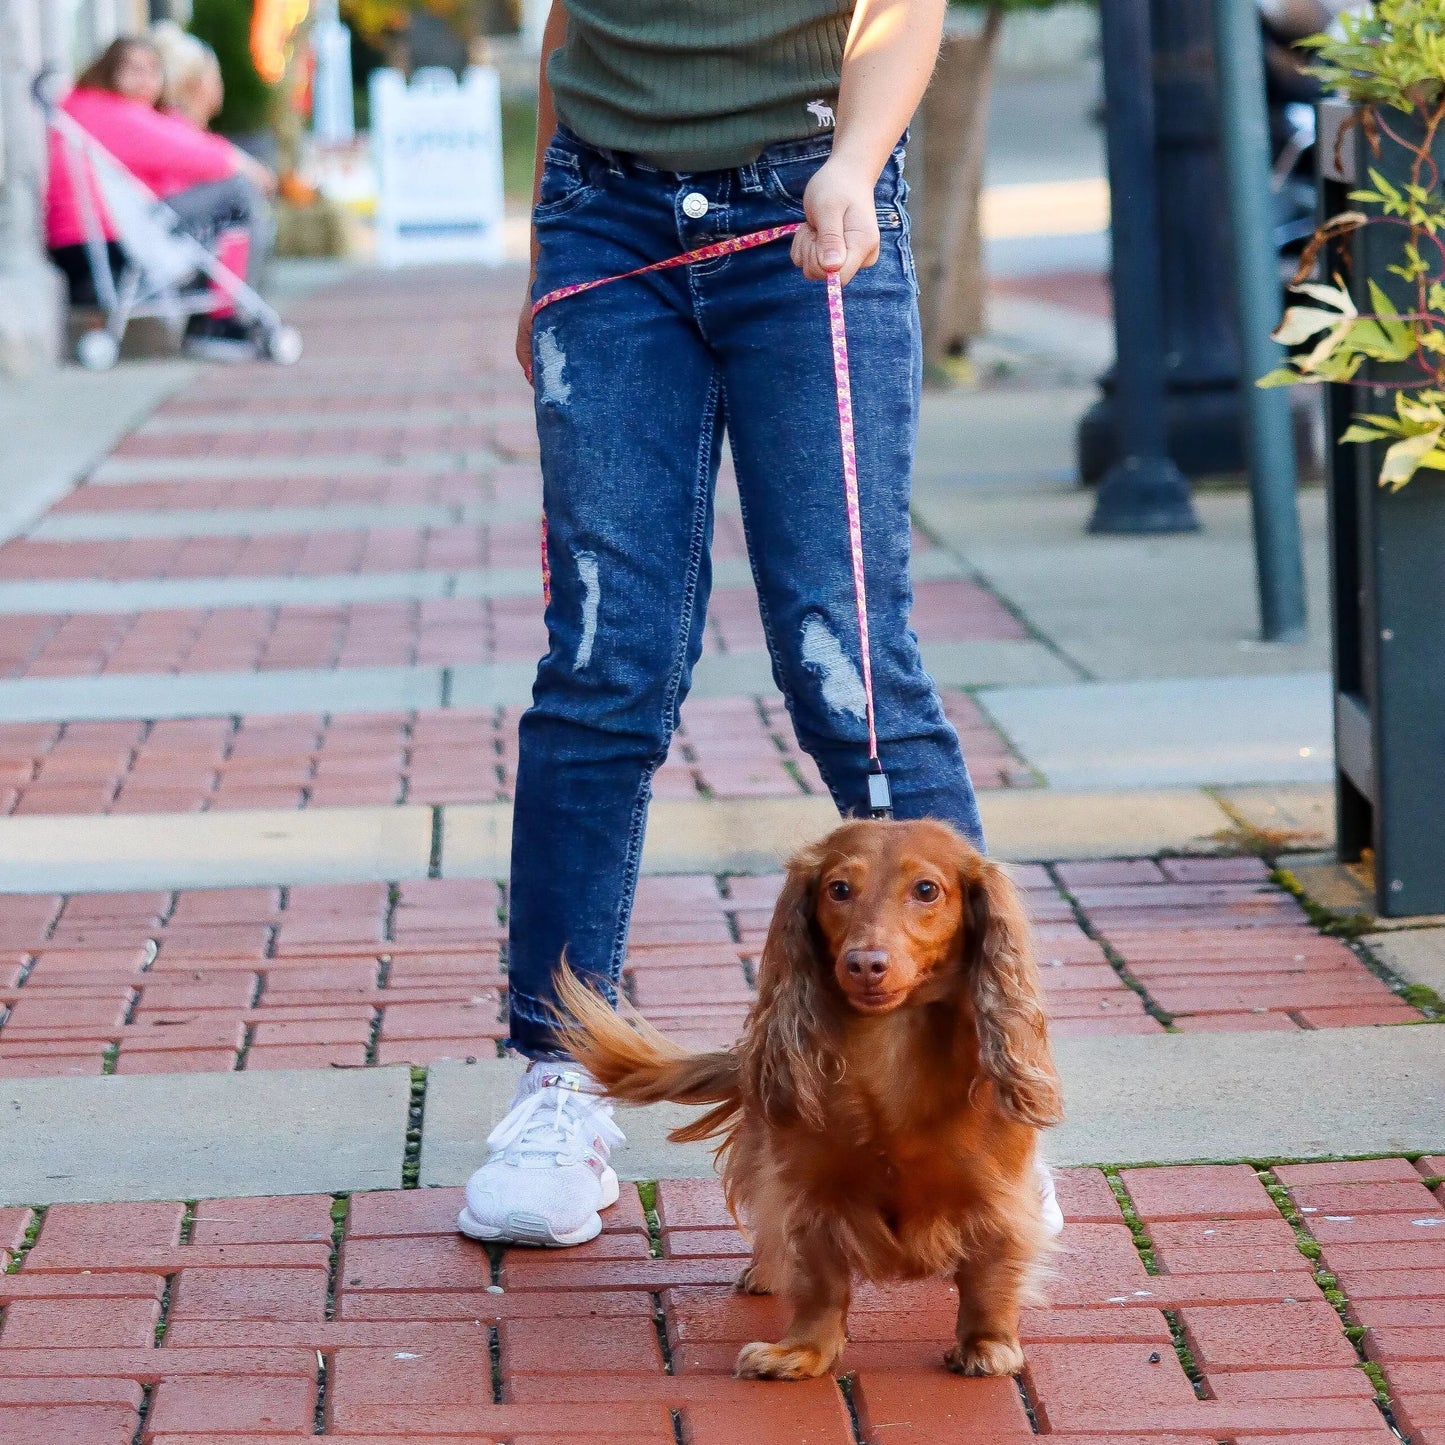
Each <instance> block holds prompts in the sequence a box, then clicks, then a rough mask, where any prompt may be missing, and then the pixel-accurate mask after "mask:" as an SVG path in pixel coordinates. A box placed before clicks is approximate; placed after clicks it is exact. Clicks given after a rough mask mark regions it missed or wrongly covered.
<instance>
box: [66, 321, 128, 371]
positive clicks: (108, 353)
mask: <svg viewBox="0 0 1445 1445" xmlns="http://www.w3.org/2000/svg"><path fill="white" fill-rule="evenodd" d="M119 356H120V342H118V341H117V340H116V339H115V337H113V336H112V335H111V334H110V332H108V331H87V332H85V333H84V334H83V335H82V336H81V338H80V340H79V341H77V342H76V343H75V359H76V360H77V361H78V362H79V363H80V364H81V365H82V366H83V367H84V368H85V369H86V370H87V371H109V370H110V368H111V367H112V366H114V365H115V363H116V360H117V358H118V357H119Z"/></svg>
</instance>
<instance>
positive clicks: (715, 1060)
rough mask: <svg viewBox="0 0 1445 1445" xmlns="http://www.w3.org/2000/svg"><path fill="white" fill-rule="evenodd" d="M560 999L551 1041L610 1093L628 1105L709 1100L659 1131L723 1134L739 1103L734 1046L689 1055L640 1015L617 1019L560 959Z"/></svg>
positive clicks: (677, 1138)
mask: <svg viewBox="0 0 1445 1445" xmlns="http://www.w3.org/2000/svg"><path fill="white" fill-rule="evenodd" d="M557 994H558V997H559V999H560V1000H561V1004H562V1011H561V1015H560V1016H559V1024H558V1030H557V1035H558V1042H559V1043H560V1044H561V1045H562V1047H563V1048H564V1049H566V1051H567V1052H568V1053H569V1054H570V1055H571V1056H572V1057H573V1058H574V1059H576V1060H577V1062H578V1063H579V1064H581V1065H582V1066H583V1067H584V1068H585V1069H586V1070H587V1071H588V1073H590V1074H591V1075H592V1077H593V1078H594V1079H596V1080H597V1082H598V1083H599V1084H601V1085H602V1087H603V1088H604V1089H605V1090H606V1091H607V1093H608V1094H610V1095H611V1096H612V1097H613V1098H614V1099H620V1100H622V1101H623V1102H624V1103H628V1104H656V1103H660V1102H661V1101H663V1100H669V1101H671V1102H672V1103H674V1104H712V1105H715V1107H714V1108H712V1109H709V1110H708V1111H707V1113H705V1114H704V1115H702V1117H701V1118H698V1119H695V1120H693V1122H692V1123H690V1124H684V1125H682V1126H681V1127H679V1128H677V1129H674V1130H673V1131H672V1132H671V1133H670V1134H669V1135H668V1136H667V1137H668V1138H669V1139H672V1140H673V1141H674V1142H676V1143H691V1142H694V1141H696V1140H699V1139H709V1138H712V1137H714V1136H715V1135H718V1134H721V1133H723V1132H724V1131H725V1130H726V1129H727V1128H728V1126H729V1125H730V1124H731V1123H732V1122H733V1120H734V1119H735V1118H736V1117H737V1114H738V1110H739V1108H740V1107H741V1104H742V1085H741V1080H742V1071H741V1065H740V1064H739V1061H738V1056H737V1054H736V1053H734V1052H731V1051H724V1050H718V1051H717V1052H714V1053H707V1054H693V1053H689V1052H688V1051H687V1050H686V1049H684V1048H682V1047H681V1046H680V1045H678V1044H675V1043H673V1041H672V1040H671V1039H669V1038H668V1037H667V1036H666V1035H665V1034H662V1033H659V1032H658V1030H657V1029H655V1028H654V1027H653V1026H652V1025H651V1024H650V1023H648V1022H647V1021H646V1020H645V1019H637V1020H636V1021H635V1022H633V1023H631V1024H628V1023H624V1022H623V1021H622V1020H621V1019H620V1018H618V1016H617V1015H616V1013H614V1012H613V1010H612V1009H611V1008H609V1007H608V1005H607V1001H606V1000H605V999H604V998H602V996H601V995H600V994H598V993H596V992H595V991H594V990H592V989H590V988H588V987H587V985H586V984H584V983H583V982H582V981H581V979H579V978H578V977H577V975H576V974H575V973H573V972H572V970H571V969H570V968H569V967H568V965H567V961H566V960H565V959H564V960H563V961H562V963H561V964H560V965H559V966H558V970H557Z"/></svg>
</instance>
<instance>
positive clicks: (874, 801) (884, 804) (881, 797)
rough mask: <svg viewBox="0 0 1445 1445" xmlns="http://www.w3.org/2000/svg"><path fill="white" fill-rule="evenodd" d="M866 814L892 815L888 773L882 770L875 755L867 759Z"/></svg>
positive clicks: (888, 816)
mask: <svg viewBox="0 0 1445 1445" xmlns="http://www.w3.org/2000/svg"><path fill="white" fill-rule="evenodd" d="M868 816H869V817H870V818H891V817H892V816H893V793H892V791H891V790H890V788H889V786H888V774H887V773H885V772H884V771H883V764H882V763H880V762H879V761H878V759H877V758H876V757H874V758H870V759H869V761H868Z"/></svg>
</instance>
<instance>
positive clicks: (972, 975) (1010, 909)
mask: <svg viewBox="0 0 1445 1445" xmlns="http://www.w3.org/2000/svg"><path fill="white" fill-rule="evenodd" d="M965 886H967V887H968V890H969V922H968V924H967V940H966V947H967V950H968V953H967V959H968V990H969V996H970V1000H971V1002H972V1004H973V1015H974V1027H975V1029H976V1031H977V1033H978V1054H979V1064H980V1066H981V1067H982V1069H983V1072H984V1074H985V1075H986V1076H987V1077H988V1078H989V1079H991V1080H992V1082H993V1085H994V1091H995V1093H996V1095H997V1097H998V1101H999V1104H1000V1106H1001V1108H1002V1109H1003V1111H1004V1113H1005V1114H1007V1115H1009V1116H1010V1117H1012V1118H1014V1119H1018V1120H1019V1121H1020V1122H1022V1123H1025V1124H1034V1125H1037V1126H1038V1127H1040V1128H1043V1127H1046V1126H1048V1125H1050V1124H1057V1123H1058V1122H1059V1120H1060V1119H1061V1118H1062V1117H1063V1099H1062V1096H1061V1093H1060V1089H1059V1076H1058V1074H1057V1073H1055V1072H1054V1061H1053V1056H1052V1055H1051V1053H1050V1052H1049V1039H1048V1030H1047V1018H1046V1015H1045V1013H1044V1003H1043V992H1042V990H1041V988H1040V986H1039V975H1038V969H1037V968H1036V967H1035V965H1034V960H1033V954H1032V951H1031V949H1030V947H1029V922H1028V918H1027V917H1026V916H1025V914H1024V908H1023V902H1022V900H1021V899H1020V898H1019V894H1018V890H1017V889H1016V888H1015V887H1014V885H1013V884H1012V883H1011V882H1010V881H1009V878H1008V875H1007V874H1006V873H1005V872H1004V871H1003V869H1002V868H1000V867H999V866H998V864H997V863H989V862H987V861H985V862H983V864H982V869H981V871H980V872H978V874H977V875H976V876H975V877H974V878H973V879H972V881H971V883H970V882H969V880H967V879H965Z"/></svg>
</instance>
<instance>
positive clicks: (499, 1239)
mask: <svg viewBox="0 0 1445 1445" xmlns="http://www.w3.org/2000/svg"><path fill="white" fill-rule="evenodd" d="M597 1182H598V1184H599V1185H600V1186H601V1189H602V1198H601V1199H600V1200H599V1201H598V1204H597V1209H598V1211H599V1212H598V1213H596V1214H594V1215H593V1216H592V1217H591V1218H590V1219H589V1220H587V1221H586V1222H585V1223H584V1224H582V1225H581V1226H580V1227H578V1228H577V1229H574V1230H571V1231H565V1232H563V1233H561V1234H559V1233H557V1232H556V1231H555V1230H554V1229H553V1228H552V1226H551V1225H550V1224H548V1222H547V1221H546V1220H545V1219H544V1218H543V1217H542V1216H541V1215H540V1214H524V1213H520V1212H519V1213H516V1214H509V1215H508V1216H507V1218H506V1222H505V1223H504V1224H483V1223H482V1221H481V1220H480V1219H478V1218H477V1217H476V1215H474V1214H473V1213H472V1211H471V1210H470V1209H469V1208H468V1207H467V1206H466V1205H463V1206H462V1212H461V1213H460V1214H459V1215H457V1228H458V1229H459V1230H461V1232H462V1233H463V1234H465V1235H466V1236H467V1238H468V1239H479V1240H482V1241H483V1242H484V1243H487V1244H531V1245H536V1246H539V1247H541V1248H543V1249H566V1248H568V1247H569V1246H571V1245H574V1244H586V1243H587V1241H588V1240H589V1239H596V1238H597V1236H598V1235H599V1234H601V1233H602V1215H601V1212H600V1211H602V1210H604V1209H610V1208H611V1207H612V1206H613V1205H614V1204H616V1203H617V1198H618V1195H619V1194H620V1193H621V1186H620V1185H619V1184H618V1182H617V1171H616V1170H615V1169H604V1170H603V1171H602V1175H601V1177H600V1178H599V1179H598V1181H597Z"/></svg>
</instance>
